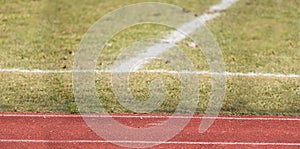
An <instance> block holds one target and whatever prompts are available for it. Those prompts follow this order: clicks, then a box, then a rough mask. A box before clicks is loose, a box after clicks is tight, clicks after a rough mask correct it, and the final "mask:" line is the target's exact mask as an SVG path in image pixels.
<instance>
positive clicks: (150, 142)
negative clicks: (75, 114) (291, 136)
mask: <svg viewBox="0 0 300 149" xmlns="http://www.w3.org/2000/svg"><path fill="white" fill-rule="evenodd" d="M0 142H13V143H18V142H20V143H127V144H172V145H263V146H266V145H271V146H300V143H285V142H188V141H169V142H163V141H126V140H14V139H11V140H10V139H1V140H0Z"/></svg>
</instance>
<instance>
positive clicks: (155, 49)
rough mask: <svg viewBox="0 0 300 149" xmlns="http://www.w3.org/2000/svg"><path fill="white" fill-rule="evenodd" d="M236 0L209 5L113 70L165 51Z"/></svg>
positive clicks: (226, 0) (129, 66) (126, 67)
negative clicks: (200, 13)
mask: <svg viewBox="0 0 300 149" xmlns="http://www.w3.org/2000/svg"><path fill="white" fill-rule="evenodd" d="M237 1H238V0H222V1H221V2H220V3H219V4H216V5H213V6H211V7H210V8H209V11H208V12H205V13H204V14H203V15H201V16H199V17H197V18H196V19H194V20H192V21H190V22H187V23H185V24H183V25H182V26H181V27H179V28H178V31H177V30H175V31H173V32H171V33H170V34H169V35H167V36H166V38H165V39H162V40H161V41H160V42H158V43H156V44H154V45H153V46H150V47H148V48H146V51H145V52H141V53H139V54H137V55H136V56H134V57H132V58H130V59H129V60H127V61H124V62H122V63H121V64H120V65H118V66H116V67H115V68H114V70H119V71H128V70H130V69H131V67H132V66H135V64H136V63H137V62H139V61H142V60H145V59H146V58H149V57H157V56H159V55H160V54H162V53H164V52H166V51H167V50H168V49H170V48H172V47H174V46H176V43H177V42H180V41H181V40H183V39H185V38H186V37H187V36H189V35H191V34H192V33H193V32H195V31H196V30H197V29H198V28H200V27H203V24H205V23H206V22H208V21H211V20H213V19H214V18H216V17H218V16H219V15H220V14H221V13H220V11H221V10H225V9H227V8H229V7H230V6H231V5H233V4H234V3H235V2H237ZM181 32H184V33H185V34H182V33H181Z"/></svg>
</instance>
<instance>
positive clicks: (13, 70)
mask: <svg viewBox="0 0 300 149" xmlns="http://www.w3.org/2000/svg"><path fill="white" fill-rule="evenodd" d="M0 72H2V73H3V72H8V73H37V74H39V73H42V74H43V73H46V74H47V73H85V72H90V73H126V72H124V71H115V70H39V69H33V70H27V69H17V68H11V69H9V68H7V69H0ZM128 72H130V73H168V74H198V75H224V76H232V77H266V78H300V75H298V74H280V73H255V72H247V73H243V72H209V71H184V70H183V71H170V70H139V71H128Z"/></svg>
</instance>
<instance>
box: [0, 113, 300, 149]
mask: <svg viewBox="0 0 300 149" xmlns="http://www.w3.org/2000/svg"><path fill="white" fill-rule="evenodd" d="M26 115H27V116H26ZM30 115H31V116H28V113H25V114H20V113H19V114H11V113H10V114H7V113H5V114H4V113H2V115H0V127H1V130H0V146H1V148H121V147H120V146H117V145H114V144H112V143H109V142H106V141H105V140H103V139H102V138H101V137H99V136H97V134H95V133H94V132H93V131H92V130H91V129H89V127H88V126H87V125H86V124H85V122H84V120H83V119H82V118H81V117H80V115H41V114H30ZM118 116H121V117H118ZM143 116H145V115H113V117H114V118H115V119H116V120H118V121H119V122H121V123H123V124H125V125H128V126H132V127H136V128H143V127H153V126H155V125H159V123H160V122H161V121H164V120H166V119H167V118H166V117H164V116H162V117H151V116H157V115H150V116H149V115H146V116H149V117H143ZM103 119H105V118H103ZM200 121H201V115H195V116H194V118H192V119H191V121H190V123H189V124H188V125H187V126H186V128H185V129H184V130H183V131H182V132H181V133H180V134H178V135H176V136H175V137H174V138H173V139H171V140H169V142H166V143H164V144H161V145H157V146H154V147H153V148H208V147H209V148H283V147H284V148H299V147H300V118H297V117H293V118H289V117H246V116H245V117H220V118H218V119H217V120H216V121H215V122H214V124H213V125H212V126H211V127H210V128H209V129H208V130H207V131H206V132H205V133H203V134H199V133H198V128H199V124H200ZM162 133H163V132H162Z"/></svg>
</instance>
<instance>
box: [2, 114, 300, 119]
mask: <svg viewBox="0 0 300 149" xmlns="http://www.w3.org/2000/svg"><path fill="white" fill-rule="evenodd" d="M1 117H38V118H81V117H91V118H151V119H155V118H157V119H167V118H177V119H202V118H203V116H185V115H174V116H171V115H101V114H98V115H97V114H87V115H84V114H83V115H78V114H74V115H72V114H0V118H1ZM205 118H206V119H218V120H247V121H251V120H254V121H255V120H260V121H300V117H299V118H292V117H238V116H237V117H232V116H231V117H230V116H228V117H226V116H219V117H217V118H215V117H205Z"/></svg>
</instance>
